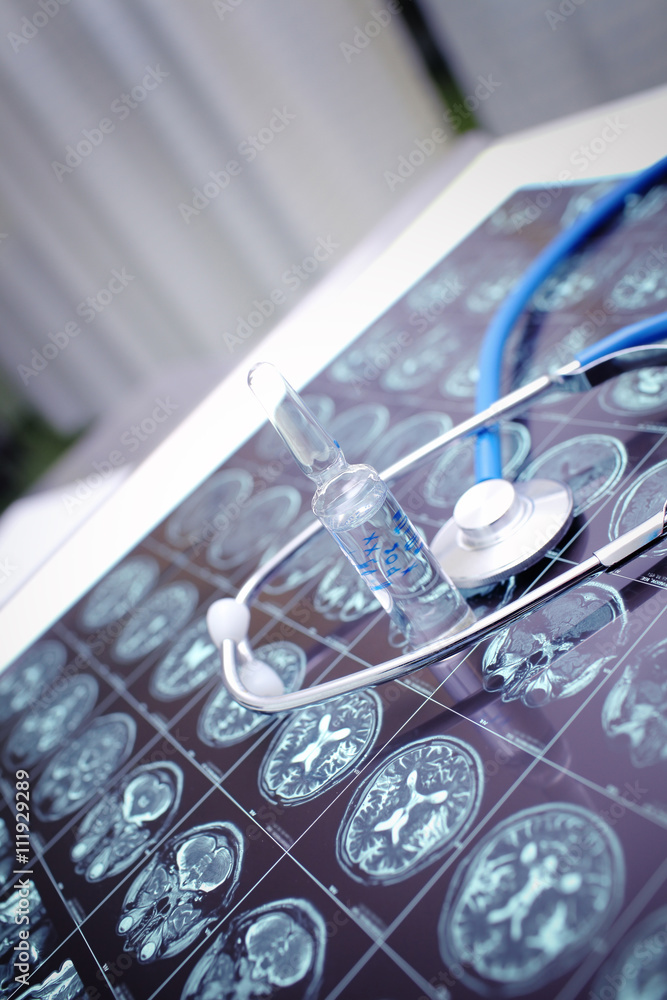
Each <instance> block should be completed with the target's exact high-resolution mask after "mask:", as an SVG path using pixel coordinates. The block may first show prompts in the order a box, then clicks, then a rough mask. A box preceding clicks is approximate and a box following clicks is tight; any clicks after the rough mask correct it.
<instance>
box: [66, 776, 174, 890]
mask: <svg viewBox="0 0 667 1000" xmlns="http://www.w3.org/2000/svg"><path fill="white" fill-rule="evenodd" d="M182 790H183V772H182V771H181V769H180V767H178V766H177V765H176V764H170V763H159V764H157V763H156V764H145V765H144V766H142V767H137V768H135V769H134V770H133V771H130V772H129V773H128V774H126V775H125V776H124V777H123V778H122V779H121V780H120V781H118V782H116V783H115V784H114V785H113V786H112V787H111V788H110V789H109V791H108V792H105V794H104V795H103V796H102V798H101V799H100V800H99V801H98V802H96V803H95V805H94V806H93V807H92V808H91V809H90V810H89V811H88V812H87V813H86V815H85V816H84V818H83V820H82V821H81V823H80V824H79V827H78V829H77V830H76V833H75V837H74V845H73V847H72V849H71V851H70V857H71V858H72V861H74V863H75V864H74V870H75V871H76V872H77V874H79V875H84V876H85V878H86V879H87V881H88V882H99V881H100V880H101V879H104V878H112V877H113V876H115V875H118V874H119V873H120V872H122V871H125V869H126V868H129V867H130V866H131V865H133V864H134V862H135V861H138V859H139V858H140V857H141V856H142V854H144V853H146V851H148V850H149V849H150V848H152V847H153V845H154V844H155V843H157V841H158V840H159V839H160V837H161V835H162V833H163V832H164V831H165V830H166V829H168V827H169V824H170V822H171V820H172V818H173V816H174V813H175V812H176V810H177V809H178V806H179V803H180V801H181V793H182Z"/></svg>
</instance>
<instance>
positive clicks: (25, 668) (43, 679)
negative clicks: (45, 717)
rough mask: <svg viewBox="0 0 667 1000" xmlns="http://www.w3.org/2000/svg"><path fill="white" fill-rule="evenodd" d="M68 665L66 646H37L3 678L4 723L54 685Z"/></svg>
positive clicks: (0, 715)
mask: <svg viewBox="0 0 667 1000" xmlns="http://www.w3.org/2000/svg"><path fill="white" fill-rule="evenodd" d="M66 661H67V650H66V649H65V647H64V646H63V644H62V642H57V640H55V639H44V640H42V642H37V643H36V644H35V645H34V646H33V647H32V648H31V649H29V650H28V651H27V652H26V653H24V654H23V656H20V657H19V659H18V660H16V661H15V662H14V663H13V664H12V666H10V667H8V668H7V670H3V672H2V673H1V674H0V722H6V721H7V719H10V718H11V717H12V715H17V714H18V712H23V711H24V709H26V708H28V706H30V705H32V704H33V703H34V702H35V701H37V699H38V698H39V697H40V695H41V694H42V692H43V691H45V690H46V688H47V687H48V686H49V685H50V684H52V683H53V681H54V680H55V679H56V677H57V676H58V674H59V673H60V670H61V669H62V667H64V665H65V663H66Z"/></svg>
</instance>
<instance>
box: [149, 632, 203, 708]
mask: <svg viewBox="0 0 667 1000" xmlns="http://www.w3.org/2000/svg"><path fill="white" fill-rule="evenodd" d="M219 670H220V651H219V650H218V648H217V646H216V645H215V644H214V643H213V642H212V641H211V637H210V636H209V634H208V628H207V627H206V619H205V618H200V619H198V620H197V621H195V622H193V623H192V624H191V625H188V626H187V628H186V629H185V630H184V631H183V632H182V633H181V635H180V636H179V637H178V639H177V640H176V642H174V643H173V645H171V646H170V647H169V651H168V652H167V653H166V654H165V655H164V656H163V657H162V659H161V660H160V662H159V663H158V665H157V666H156V667H155V670H154V671H153V673H152V674H151V679H150V688H151V694H152V695H153V696H154V697H155V698H158V699H159V701H174V700H175V699H177V698H183V697H184V696H185V695H188V694H191V693H192V692H193V691H196V690H197V688H200V687H201V686H202V684H205V683H206V681H207V680H208V679H209V678H210V677H213V676H214V675H215V674H217V673H218V672H219Z"/></svg>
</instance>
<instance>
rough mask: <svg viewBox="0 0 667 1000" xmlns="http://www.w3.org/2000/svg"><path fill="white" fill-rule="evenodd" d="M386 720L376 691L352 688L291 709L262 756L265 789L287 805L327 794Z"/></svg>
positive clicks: (262, 786)
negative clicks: (319, 702) (290, 713)
mask: <svg viewBox="0 0 667 1000" xmlns="http://www.w3.org/2000/svg"><path fill="white" fill-rule="evenodd" d="M381 721H382V706H381V703H380V699H379V698H378V696H377V695H376V694H375V692H374V691H353V692H352V693H351V694H347V695H342V696H341V697H339V698H333V699H331V701H326V702H324V703H322V704H318V705H310V706H309V707H308V708H302V709H299V711H297V712H294V713H292V715H291V716H290V718H289V719H288V720H287V722H286V723H285V724H284V725H283V726H282V727H281V728H280V729H279V730H278V732H277V733H276V735H275V736H274V738H273V741H272V743H271V746H270V747H269V749H268V751H267V753H266V756H265V757H264V760H263V761H262V765H261V767H260V771H259V788H260V791H261V792H262V795H264V796H265V798H267V799H268V800H269V801H270V802H280V803H282V804H283V805H288V806H292V805H300V804H301V803H302V802H308V801H309V800H310V799H314V798H315V797H316V796H318V795H322V794H323V793H324V792H325V791H328V789H329V788H331V786H332V785H335V784H337V783H338V782H339V781H342V779H343V778H344V777H345V775H346V774H348V773H349V772H350V771H351V769H352V768H353V767H356V766H357V764H358V763H359V761H360V760H362V758H363V757H364V756H365V755H366V753H367V752H368V750H370V748H371V747H372V745H373V743H374V742H375V739H376V737H377V734H378V731H379V729H380V723H381Z"/></svg>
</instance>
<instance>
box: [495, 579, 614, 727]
mask: <svg viewBox="0 0 667 1000" xmlns="http://www.w3.org/2000/svg"><path fill="white" fill-rule="evenodd" d="M612 623H616V626H615V631H614V634H613V638H612V637H610V635H609V633H608V632H606V633H605V635H604V639H605V642H604V645H603V646H602V647H597V648H596V643H595V638H596V636H597V637H599V635H600V632H601V630H602V629H604V628H606V627H607V626H609V625H611V624H612ZM626 624H627V611H626V609H625V607H624V604H623V601H622V599H621V597H620V595H619V594H618V591H616V590H614V589H613V587H609V586H607V584H604V583H598V582H595V583H588V584H584V585H583V586H580V587H577V588H576V589H575V590H572V591H570V592H569V593H567V594H563V595H561V596H560V597H557V598H556V599H555V600H553V601H550V602H549V603H548V604H545V605H544V607H542V608H538V609H537V610H536V611H533V612H532V613H531V614H530V615H529V616H528V617H527V618H525V619H523V620H521V621H518V622H516V623H515V624H514V625H510V626H509V628H506V629H503V630H502V631H501V632H498V633H497V635H495V636H494V638H493V640H492V641H491V643H490V645H489V646H488V647H487V649H486V651H485V653H484V659H483V662H482V672H483V675H484V684H485V687H486V688H487V689H489V690H493V691H498V690H500V691H502V698H503V701H515V700H516V701H522V702H523V703H524V705H527V706H528V707H529V708H537V707H540V706H542V705H546V704H548V703H549V702H550V701H554V700H556V699H558V698H570V697H572V695H575V694H578V693H579V692H580V691H582V690H583V689H584V688H585V687H588V685H589V684H591V683H592V682H593V680H595V678H596V677H597V675H598V674H599V673H600V670H601V669H602V667H603V666H604V665H605V663H608V662H610V661H611V660H614V659H615V658H616V656H617V655H618V648H619V645H620V643H621V640H622V636H623V633H624V631H625V627H626ZM587 640H590V641H588V642H587Z"/></svg>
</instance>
